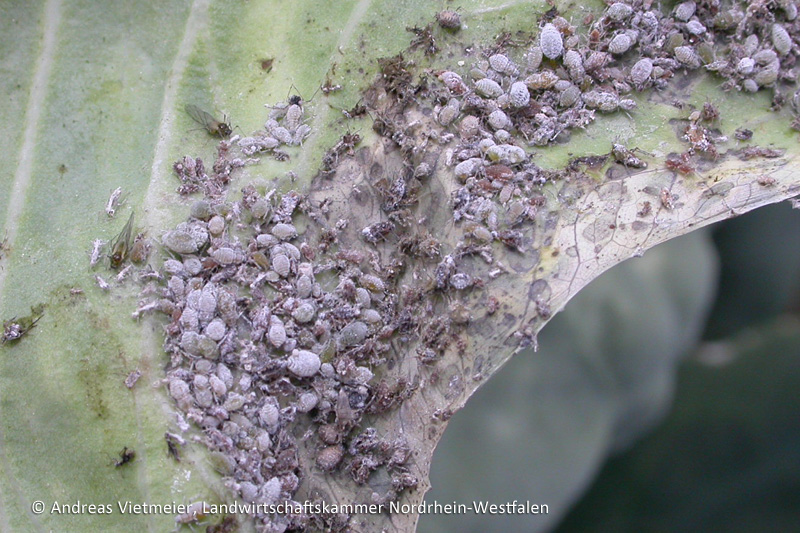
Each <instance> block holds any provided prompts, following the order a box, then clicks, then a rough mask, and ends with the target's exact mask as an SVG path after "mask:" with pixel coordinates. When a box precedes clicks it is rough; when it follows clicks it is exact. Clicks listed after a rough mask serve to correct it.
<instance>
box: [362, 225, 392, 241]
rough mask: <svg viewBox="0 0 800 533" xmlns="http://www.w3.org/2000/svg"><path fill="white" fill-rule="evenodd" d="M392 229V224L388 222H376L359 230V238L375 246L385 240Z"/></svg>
mask: <svg viewBox="0 0 800 533" xmlns="http://www.w3.org/2000/svg"><path fill="white" fill-rule="evenodd" d="M394 228H395V226H394V224H393V223H391V222H389V221H386V222H376V223H375V224H372V225H370V226H367V227H366V228H364V229H363V230H361V236H362V237H364V240H365V241H367V242H369V243H371V244H377V243H378V242H380V241H382V240H384V239H386V237H387V235H389V234H390V233H391V232H392V231H394Z"/></svg>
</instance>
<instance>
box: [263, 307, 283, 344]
mask: <svg viewBox="0 0 800 533" xmlns="http://www.w3.org/2000/svg"><path fill="white" fill-rule="evenodd" d="M267 339H268V340H269V342H270V343H271V344H272V345H273V346H274V347H276V348H280V347H281V346H283V344H284V343H285V342H286V328H284V326H283V321H282V320H281V319H280V318H278V317H276V316H275V315H273V316H272V317H270V325H269V331H268V332H267Z"/></svg>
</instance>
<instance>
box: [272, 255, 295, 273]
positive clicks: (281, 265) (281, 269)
mask: <svg viewBox="0 0 800 533" xmlns="http://www.w3.org/2000/svg"><path fill="white" fill-rule="evenodd" d="M291 267H292V265H291V262H290V261H289V258H288V257H287V256H285V255H284V254H276V255H274V256H273V257H272V270H274V271H275V272H276V273H277V274H278V275H279V276H280V277H282V278H285V277H286V276H288V275H289V272H290V270H291Z"/></svg>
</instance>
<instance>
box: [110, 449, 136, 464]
mask: <svg viewBox="0 0 800 533" xmlns="http://www.w3.org/2000/svg"><path fill="white" fill-rule="evenodd" d="M135 458H136V452H135V451H133V450H131V449H130V448H128V447H127V446H125V447H123V448H122V451H121V452H119V459H118V460H117V461H115V462H114V467H115V468H119V467H121V466H122V465H125V464H128V463H130V462H131V461H133V460H134V459H135Z"/></svg>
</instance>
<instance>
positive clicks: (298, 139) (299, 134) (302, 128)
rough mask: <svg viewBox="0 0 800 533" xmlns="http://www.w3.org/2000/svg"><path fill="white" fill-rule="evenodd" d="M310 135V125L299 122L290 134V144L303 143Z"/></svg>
mask: <svg viewBox="0 0 800 533" xmlns="http://www.w3.org/2000/svg"><path fill="white" fill-rule="evenodd" d="M309 135H311V126H309V125H308V124H300V125H299V126H297V130H295V132H294V134H293V135H292V142H291V143H289V144H292V145H294V146H297V145H300V144H303V141H304V140H305V139H306V137H308V136H309Z"/></svg>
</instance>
